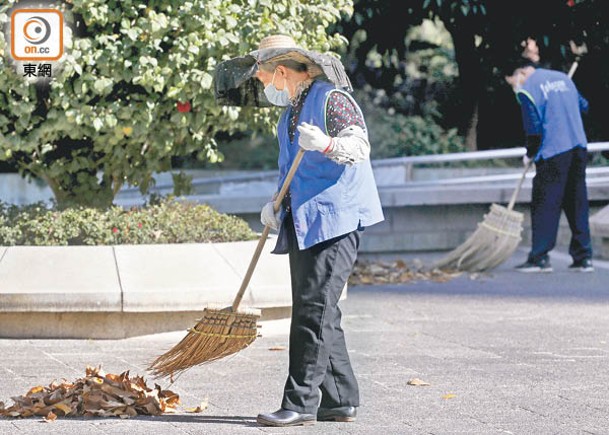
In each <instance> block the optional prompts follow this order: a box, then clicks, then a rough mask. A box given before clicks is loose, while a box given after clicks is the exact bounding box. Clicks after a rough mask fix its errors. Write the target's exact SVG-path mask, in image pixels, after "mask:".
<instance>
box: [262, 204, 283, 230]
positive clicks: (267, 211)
mask: <svg viewBox="0 0 609 435" xmlns="http://www.w3.org/2000/svg"><path fill="white" fill-rule="evenodd" d="M280 213H281V210H279V211H278V212H277V213H275V210H273V202H272V201H271V202H267V203H266V204H265V206H264V207H262V211H261V212H260V222H262V225H265V226H266V225H268V226H269V227H271V228H272V229H274V230H275V231H277V229H278V228H279V214H280Z"/></svg>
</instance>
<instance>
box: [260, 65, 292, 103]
mask: <svg viewBox="0 0 609 435" xmlns="http://www.w3.org/2000/svg"><path fill="white" fill-rule="evenodd" d="M276 73H277V70H275V72H274V73H273V79H272V80H271V83H269V84H268V85H267V86H266V87H265V88H264V95H266V98H267V100H269V102H270V103H271V104H273V105H275V106H280V107H285V106H287V105H288V104H290V94H289V93H288V88H287V87H286V82H287V79H284V81H283V90H281V91H280V90H278V89H277V88H276V87H275V85H274V84H273V82H274V81H275V74H276Z"/></svg>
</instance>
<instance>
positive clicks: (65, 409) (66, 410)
mask: <svg viewBox="0 0 609 435" xmlns="http://www.w3.org/2000/svg"><path fill="white" fill-rule="evenodd" d="M53 406H55V408H57V409H59V410H61V411H62V412H63V413H64V415H68V414H69V413H70V412H72V407H71V406H68V405H66V404H65V403H56V404H55V405H53Z"/></svg>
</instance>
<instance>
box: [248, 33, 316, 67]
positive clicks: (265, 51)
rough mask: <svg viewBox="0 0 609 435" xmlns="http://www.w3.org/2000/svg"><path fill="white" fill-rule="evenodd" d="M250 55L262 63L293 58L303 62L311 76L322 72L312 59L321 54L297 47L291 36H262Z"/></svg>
mask: <svg viewBox="0 0 609 435" xmlns="http://www.w3.org/2000/svg"><path fill="white" fill-rule="evenodd" d="M250 55H251V56H253V57H255V58H256V60H257V61H258V62H260V63H262V64H264V63H269V62H281V61H282V60H294V61H296V62H299V63H302V64H305V65H306V66H307V72H308V73H309V75H310V76H311V77H317V76H319V75H322V74H323V71H322V69H321V67H320V66H319V65H317V63H316V62H315V61H314V60H313V59H315V58H318V59H319V58H320V57H323V55H322V54H320V53H316V52H312V51H308V50H305V49H304V48H302V47H299V46H298V45H297V44H296V41H294V39H293V38H292V37H291V36H287V35H271V36H267V37H265V38H262V40H261V41H260V44H259V45H258V49H257V50H255V51H252V52H251V53H250Z"/></svg>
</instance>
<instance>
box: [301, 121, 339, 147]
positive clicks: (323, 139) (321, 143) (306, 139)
mask: <svg viewBox="0 0 609 435" xmlns="http://www.w3.org/2000/svg"><path fill="white" fill-rule="evenodd" d="M298 131H299V132H300V140H299V141H298V144H299V145H300V146H301V147H302V148H303V149H305V150H307V151H319V152H322V153H323V152H324V151H326V150H329V149H330V148H329V146H330V144H331V141H332V138H331V137H330V136H328V135H326V134H325V133H324V132H323V131H321V130H320V129H319V127H317V126H315V125H311V124H307V123H306V122H303V123H302V124H300V125H299V126H298Z"/></svg>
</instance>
